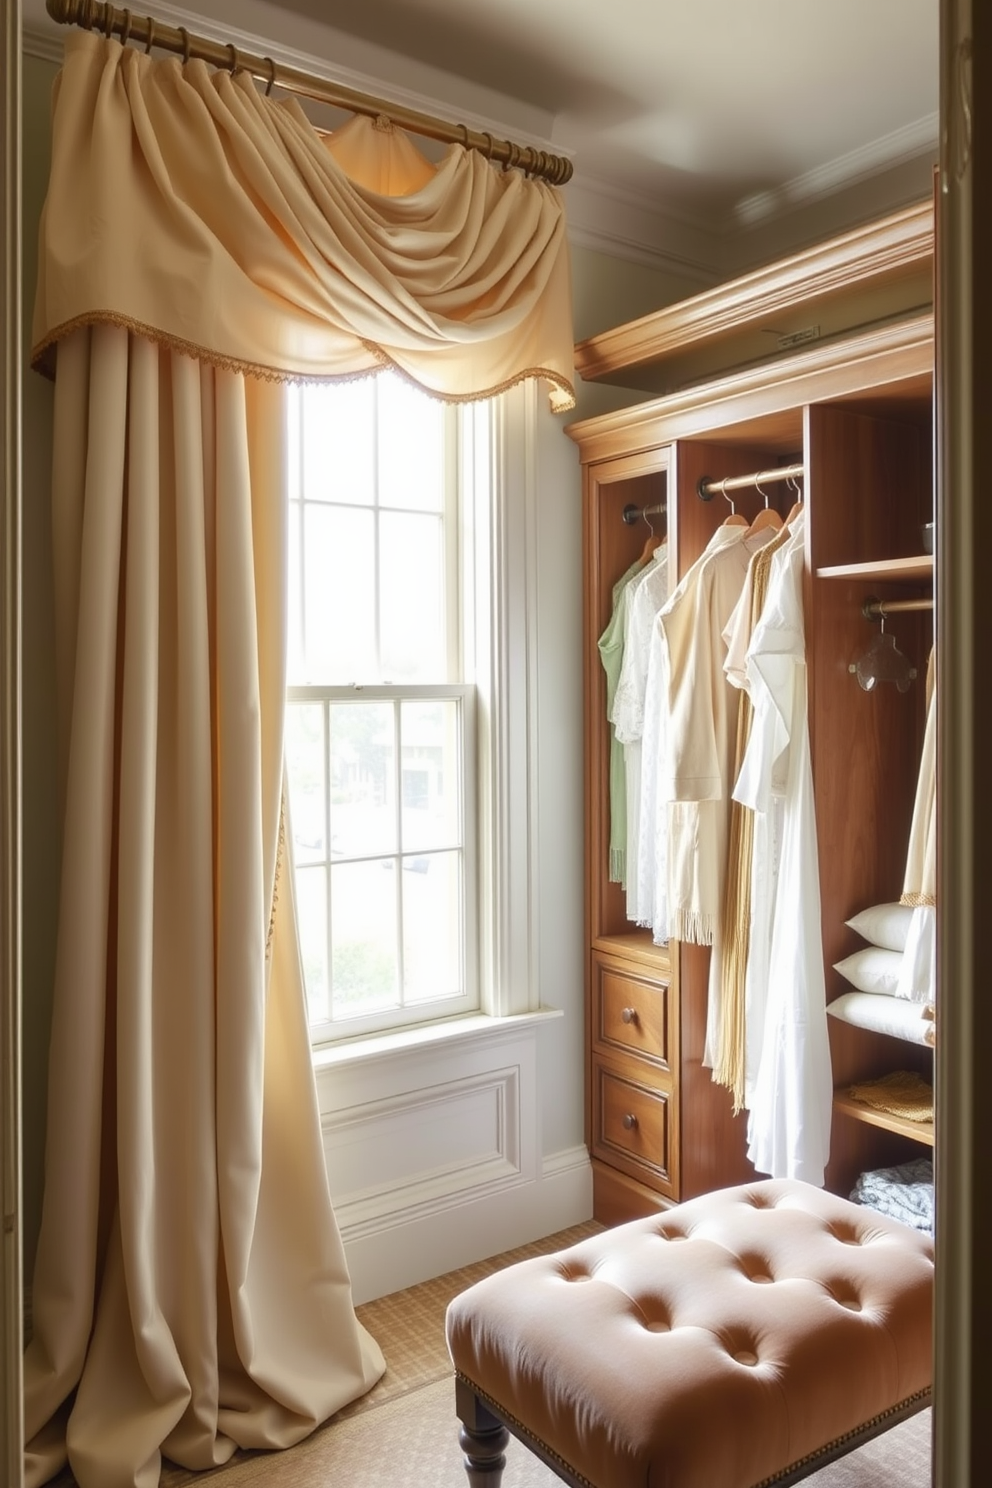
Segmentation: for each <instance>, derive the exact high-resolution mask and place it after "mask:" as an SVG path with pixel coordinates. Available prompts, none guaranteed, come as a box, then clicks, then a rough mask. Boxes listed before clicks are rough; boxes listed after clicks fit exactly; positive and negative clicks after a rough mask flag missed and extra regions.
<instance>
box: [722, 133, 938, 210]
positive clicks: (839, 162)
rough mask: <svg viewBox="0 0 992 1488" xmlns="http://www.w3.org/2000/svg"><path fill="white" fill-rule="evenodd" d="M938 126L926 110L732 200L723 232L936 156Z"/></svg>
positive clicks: (821, 198)
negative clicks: (767, 187) (799, 172)
mask: <svg viewBox="0 0 992 1488" xmlns="http://www.w3.org/2000/svg"><path fill="white" fill-rule="evenodd" d="M939 128H940V119H939V116H938V115H937V114H935V113H934V114H927V115H925V117H924V118H922V119H915V120H914V121H913V122H912V123H910V124H906V125H903V127H902V128H901V129H894V130H892V131H891V133H889V134H883V135H880V136H879V137H878V138H877V139H874V140H869V141H868V142H867V143H866V144H864V145H859V146H858V148H857V149H856V150H849V151H848V152H847V154H845V155H838V156H836V158H835V159H833V160H826V161H824V162H823V164H822V165H818V166H815V167H814V169H812V170H808V171H804V172H803V173H802V175H799V176H793V177H792V179H791V180H790V181H784V182H783V183H782V185H781V186H776V187H774V188H773V189H772V190H771V191H758V192H755V193H754V194H753V195H752V196H746V197H743V198H742V199H741V200H740V201H739V202H736V203H735V204H734V207H733V209H732V210H731V212H730V214H729V216H728V217H727V219H726V221H725V223H724V231H725V232H726V233H733V232H738V231H740V229H741V228H742V227H743V228H747V227H751V226H754V225H755V224H757V223H764V222H767V221H768V220H769V219H770V218H777V217H782V216H785V215H786V214H787V213H789V212H792V211H794V210H795V209H796V208H797V207H801V206H805V205H807V204H808V203H811V202H815V201H822V200H823V198H824V197H827V196H834V195H835V194H836V193H837V192H838V191H842V190H844V189H845V188H846V187H849V186H855V185H857V184H858V183H859V182H861V181H867V180H871V179H872V178H874V177H876V176H880V175H884V174H886V173H887V172H889V171H892V170H895V169H897V168H898V167H899V166H900V165H905V164H908V163H909V162H910V161H912V160H917V159H919V157H920V156H921V155H926V154H928V153H929V154H933V155H934V156H936V153H937V145H938V132H939Z"/></svg>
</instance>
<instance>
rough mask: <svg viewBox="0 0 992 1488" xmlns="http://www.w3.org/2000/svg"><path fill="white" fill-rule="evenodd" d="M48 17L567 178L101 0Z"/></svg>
mask: <svg viewBox="0 0 992 1488" xmlns="http://www.w3.org/2000/svg"><path fill="white" fill-rule="evenodd" d="M45 4H46V8H47V10H48V14H49V15H50V16H51V17H52V20H53V21H57V22H58V23H59V25H60V26H81V27H82V28H83V30H85V31H102V32H103V34H104V35H105V36H107V37H110V36H119V37H120V39H121V41H122V42H123V43H125V44H126V43H127V42H128V41H137V42H144V44H145V51H146V52H147V51H150V50H151V49H152V47H153V46H156V47H161V48H162V49H163V51H167V52H177V53H179V55H180V56H181V57H182V59H183V61H184V62H188V61H189V60H190V58H191V57H196V58H197V59H198V60H199V61H201V62H207V63H209V64H210V65H211V66H212V67H222V68H226V69H227V70H228V71H229V72H232V73H235V72H249V73H251V75H252V77H255V78H258V79H259V80H260V81H261V82H264V83H265V85H266V87H265V91H266V93H270V92H271V91H272V88H273V87H276V86H278V87H280V88H285V89H286V90H287V91H288V92H290V93H299V94H302V95H303V96H304V97H305V98H313V99H315V100H316V101H317V102H318V103H329V104H332V105H333V106H334V107H336V108H344V109H348V110H349V111H350V112H351V113H353V114H367V115H369V117H371V118H373V119H377V118H384V119H388V120H389V121H390V123H391V124H395V125H397V126H398V127H399V128H400V129H408V130H410V132H411V133H413V134H421V135H424V136H426V137H427V138H428V139H436V140H441V141H442V142H443V143H445V144H453V145H464V146H465V148H466V149H468V150H477V151H479V152H480V153H481V154H483V155H485V156H486V158H487V159H488V160H495V161H497V162H498V163H499V164H500V165H503V166H505V167H507V168H508V169H510V168H513V167H518V168H519V169H520V170H522V171H523V172H524V174H525V175H528V176H536V177H538V178H539V179H541V180H544V181H549V182H550V183H551V185H552V186H562V185H564V183H565V182H566V181H567V180H568V179H569V178H570V177H571V174H572V162H571V161H570V160H566V159H565V158H564V156H561V155H550V154H548V153H547V152H546V151H545V150H537V149H535V148H534V146H533V145H518V144H515V143H514V142H513V141H512V140H504V139H496V138H494V136H493V135H491V134H488V133H486V132H485V131H481V132H480V131H478V130H474V129H469V128H468V126H467V125H465V124H454V123H452V122H451V120H449V119H439V118H437V117H435V115H433V114H421V113H418V112H417V111H416V110H415V109H409V108H404V107H403V106H402V105H401V104H397V103H390V102H389V100H388V99H385V98H376V97H374V96H373V95H372V94H370V93H359V92H357V91H356V90H355V89H354V88H345V87H344V86H343V85H341V84H338V83H332V82H330V81H329V80H328V79H327V78H321V77H316V76H315V75H314V74H313V73H310V72H303V71H302V70H301V69H300V68H298V67H287V66H284V65H283V64H282V63H279V62H274V61H273V60H272V58H271V57H259V56H257V55H256V54H254V53H252V52H242V51H240V50H239V49H238V48H237V47H236V46H235V45H234V43H233V41H231V42H227V43H226V44H224V43H221V42H219V41H211V40H209V38H207V37H205V36H194V35H192V34H191V33H190V32H189V31H187V30H186V27H185V26H167V25H166V24H165V22H164V21H156V20H155V19H154V18H153V17H152V16H137V15H135V16H133V15H132V14H131V12H130V11H129V10H118V9H117V8H116V6H114V5H110V4H104V3H103V0H45Z"/></svg>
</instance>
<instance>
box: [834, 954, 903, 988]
mask: <svg viewBox="0 0 992 1488" xmlns="http://www.w3.org/2000/svg"><path fill="white" fill-rule="evenodd" d="M902 960H903V957H902V951H885V950H882V948H881V947H880V946H873V945H872V946H865V948H864V950H861V951H855V952H854V954H853V955H851V956H845V957H844V960H843V961H835V962H834V971H839V972H840V974H841V976H842V977H843V978H844V980H845V981H847V982H850V983H851V986H852V987H857V989H858V991H859V992H884V993H885V995H886V996H887V997H895V995H896V993H897V992H898V990H899V974H900V972H901V971H902Z"/></svg>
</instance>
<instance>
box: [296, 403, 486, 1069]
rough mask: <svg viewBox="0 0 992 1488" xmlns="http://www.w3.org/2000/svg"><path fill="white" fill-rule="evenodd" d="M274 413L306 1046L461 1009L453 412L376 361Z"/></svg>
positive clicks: (464, 703)
mask: <svg viewBox="0 0 992 1488" xmlns="http://www.w3.org/2000/svg"><path fill="white" fill-rule="evenodd" d="M289 418H290V449H291V457H290V462H289V483H290V572H289V594H290V688H289V692H288V698H287V715H286V759H287V769H288V774H289V780H290V813H291V819H292V830H293V846H294V854H295V859H296V889H297V912H298V917H299V924H300V943H301V950H302V954H303V962H304V975H305V981H306V988H307V999H308V1007H309V1013H310V1021H311V1031H312V1035H313V1037H314V1039H315V1040H316V1041H321V1042H322V1041H326V1040H327V1039H332V1038H337V1037H341V1036H349V1035H352V1034H356V1033H359V1032H366V1031H369V1030H372V1029H376V1028H387V1027H394V1026H401V1025H403V1024H406V1023H410V1022H413V1021H420V1020H422V1019H425V1018H432V1017H437V1016H445V1015H451V1014H453V1013H458V1012H463V1011H468V1010H472V1009H474V1008H476V1007H477V1006H478V1001H479V992H478V974H477V965H476V963H477V952H476V947H475V942H476V938H477V937H476V932H475V922H476V914H475V894H476V874H475V869H474V859H475V852H474V835H475V824H474V813H475V764H474V761H475V690H474V688H473V687H472V686H471V685H470V683H469V681H468V680H467V679H466V678H465V677H464V676H463V661H462V658H463V654H464V647H463V644H462V636H463V630H464V627H463V625H462V624H461V608H462V605H463V603H464V599H465V596H466V593H467V586H466V584H465V582H464V578H463V574H462V571H461V570H462V567H463V565H462V564H460V562H459V556H460V550H461V543H460V536H459V534H460V529H461V527H462V523H461V521H460V516H461V512H460V498H459V466H460V461H459V451H458V422H459V420H458V415H457V412H456V410H454V409H452V408H450V407H445V406H444V405H442V404H439V403H437V402H436V401H435V400H431V399H428V398H427V397H426V396H425V395H423V394H421V393H419V392H418V391H417V390H416V389H414V388H411V387H410V386H409V385H407V384H405V383H404V382H403V381H402V380H401V379H399V378H398V377H395V376H393V375H392V374H381V375H379V376H378V377H376V378H370V379H366V380H363V381H360V382H356V383H350V384H345V385H343V386H342V385H338V386H331V387H326V388H325V387H316V388H311V387H308V388H304V389H297V390H294V392H293V394H292V397H291V400H290V411H289ZM477 425H478V418H477V415H476V419H475V424H474V426H473V427H474V428H475V429H476V436H475V438H474V440H473V441H471V443H472V447H473V449H475V451H476V453H475V463H477V460H478V451H477V444H478V433H477Z"/></svg>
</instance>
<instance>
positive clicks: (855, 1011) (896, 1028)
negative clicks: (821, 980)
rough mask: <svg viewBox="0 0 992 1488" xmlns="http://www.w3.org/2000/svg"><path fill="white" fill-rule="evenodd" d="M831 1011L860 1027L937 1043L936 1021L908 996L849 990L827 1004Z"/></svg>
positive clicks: (908, 1038)
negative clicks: (881, 995)
mask: <svg viewBox="0 0 992 1488" xmlns="http://www.w3.org/2000/svg"><path fill="white" fill-rule="evenodd" d="M827 1012H828V1013H832V1014H833V1016H834V1017H835V1018H841V1019H843V1021H844V1022H845V1023H853V1024H854V1026H855V1027H856V1028H869V1029H871V1031H872V1032H873V1033H887V1034H888V1035H889V1036H890V1038H901V1039H907V1040H909V1042H910V1043H914V1044H929V1043H932V1042H933V1024H932V1023H931V1022H930V1020H929V1018H924V1017H923V1016H922V1012H923V1010H922V1008H921V1007H920V1004H919V1003H918V1002H907V1001H906V999H905V998H904V997H873V996H872V994H871V993H870V992H845V993H844V994H843V996H842V997H837V998H835V999H834V1001H833V1002H828V1003H827Z"/></svg>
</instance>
